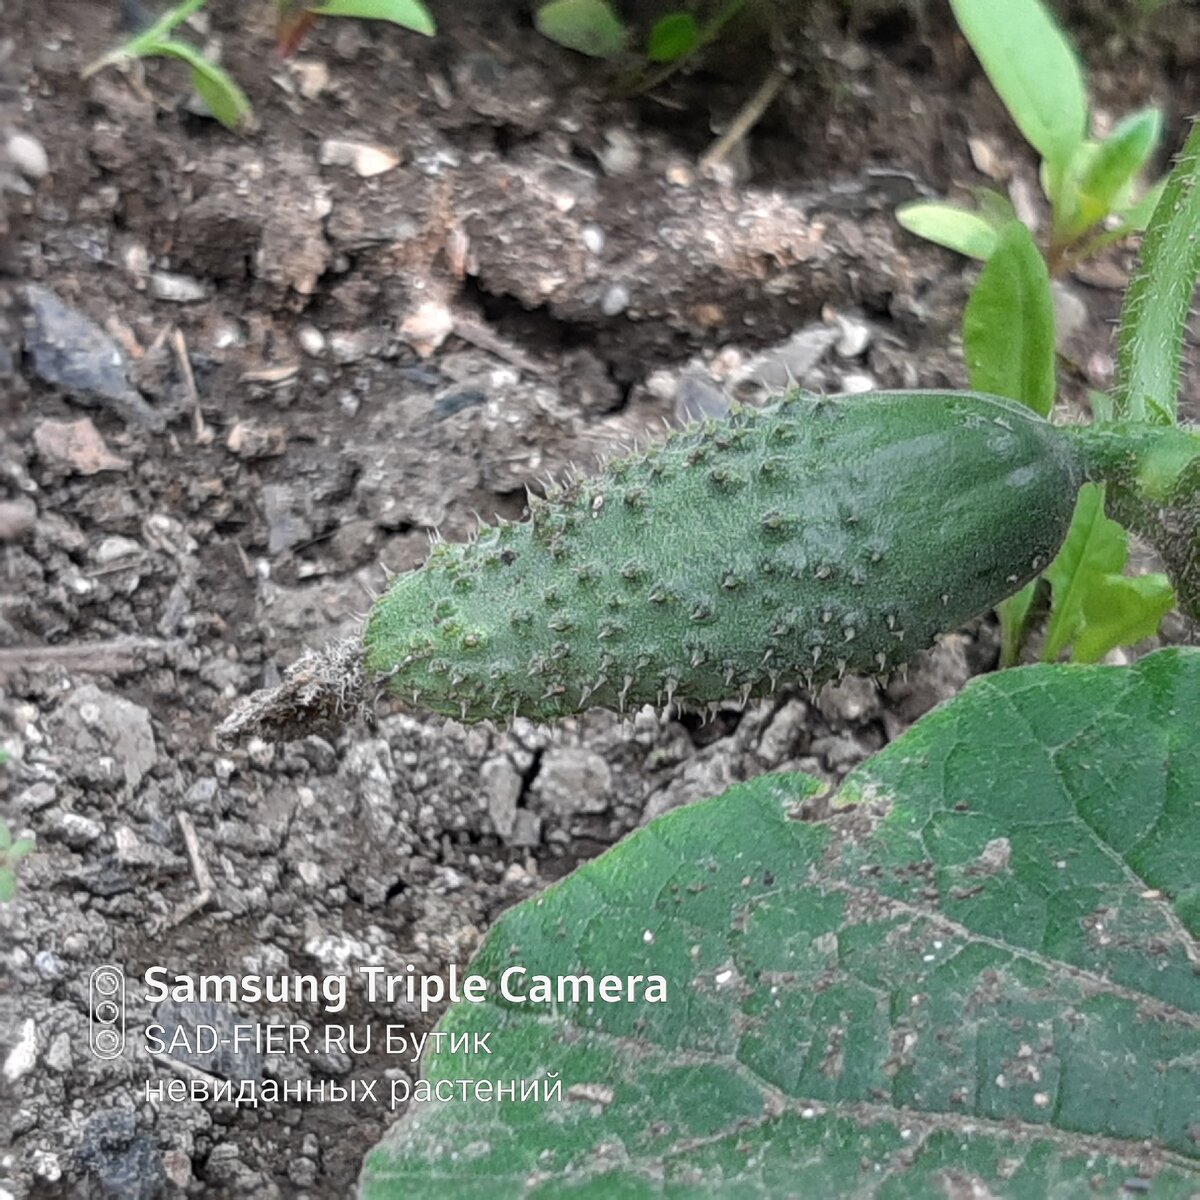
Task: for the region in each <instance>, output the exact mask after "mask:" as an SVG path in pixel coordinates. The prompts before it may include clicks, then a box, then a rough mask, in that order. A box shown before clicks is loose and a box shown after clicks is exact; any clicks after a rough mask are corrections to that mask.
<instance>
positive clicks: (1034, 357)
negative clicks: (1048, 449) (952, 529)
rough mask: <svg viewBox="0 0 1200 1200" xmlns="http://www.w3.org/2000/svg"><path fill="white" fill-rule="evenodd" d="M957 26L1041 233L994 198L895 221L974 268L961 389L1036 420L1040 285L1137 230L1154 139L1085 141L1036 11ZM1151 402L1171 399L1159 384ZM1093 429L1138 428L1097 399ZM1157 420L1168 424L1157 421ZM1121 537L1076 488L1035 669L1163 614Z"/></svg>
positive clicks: (1017, 621) (1163, 584)
mask: <svg viewBox="0 0 1200 1200" xmlns="http://www.w3.org/2000/svg"><path fill="white" fill-rule="evenodd" d="M952 3H953V7H954V12H955V15H956V16H957V18H958V22H959V25H960V27H961V28H962V31H963V33H964V34H965V36H966V37H967V40H968V41H969V42H970V43H971V46H972V47H973V48H974V50H975V52H976V54H977V55H978V57H979V59H980V61H981V62H982V64H983V66H984V69H985V71H986V72H987V75H988V78H989V79H990V80H991V81H992V84H993V86H994V87H995V88H996V91H997V92H998V93H999V95H1000V97H1001V99H1002V100H1003V101H1004V102H1005V105H1006V106H1007V108H1008V110H1009V113H1010V114H1011V115H1012V118H1013V120H1014V122H1015V123H1016V124H1017V126H1018V128H1019V129H1020V130H1021V131H1022V133H1023V134H1024V135H1025V137H1026V138H1027V140H1028V141H1029V143H1030V144H1031V145H1032V146H1033V147H1034V148H1035V149H1036V150H1037V151H1038V152H1039V154H1040V155H1041V156H1042V169H1041V179H1042V185H1043V188H1044V189H1045V192H1046V196H1047V198H1048V199H1049V201H1050V208H1051V223H1050V229H1049V233H1048V237H1047V244H1046V246H1045V249H1044V251H1042V250H1040V249H1039V247H1038V246H1037V244H1036V242H1035V240H1034V237H1033V234H1032V233H1031V232H1030V231H1029V230H1028V229H1027V228H1026V227H1025V226H1024V225H1023V224H1022V223H1021V222H1020V221H1018V220H1017V219H1016V217H1015V214H1014V210H1013V207H1012V205H1011V204H1010V203H1009V202H1008V200H1007V198H1005V197H1003V196H1000V195H998V194H997V193H995V192H988V191H985V192H982V193H981V203H980V205H979V207H978V209H977V210H975V211H971V210H968V209H964V208H960V207H958V206H956V205H950V204H931V203H925V202H920V203H916V204H910V205H906V206H905V207H903V208H901V209H900V210H899V211H898V212H897V214H896V215H897V218H898V219H899V221H900V222H901V224H902V225H904V226H905V227H906V228H907V229H909V230H910V231H912V232H914V233H917V234H919V235H920V236H922V237H925V238H928V239H929V240H931V241H935V242H938V243H939V244H941V245H944V246H948V247H949V248H950V249H953V250H957V251H959V252H960V253H962V254H966V255H969V256H972V257H975V258H980V259H983V260H984V262H985V264H986V265H985V267H984V270H983V272H982V274H981V275H980V277H979V280H978V282H977V284H976V285H975V288H974V289H973V291H972V293H971V297H970V299H969V301H968V304H967V309H966V313H965V315H964V319H963V344H964V350H965V354H966V362H967V370H968V375H969V378H970V381H971V386H972V387H975V388H978V389H979V390H981V391H985V392H990V393H994V394H997V395H1003V396H1009V397H1011V398H1012V399H1015V400H1018V401H1020V402H1021V403H1023V404H1026V405H1028V406H1029V407H1030V408H1032V409H1034V411H1035V412H1038V413H1040V414H1042V415H1043V416H1049V414H1050V412H1051V409H1052V407H1053V404H1054V397H1055V394H1056V391H1057V379H1056V365H1057V360H1056V353H1055V322H1054V306H1053V299H1052V295H1051V283H1050V280H1051V276H1052V275H1053V274H1056V273H1062V272H1064V271H1066V270H1068V269H1069V268H1070V267H1071V266H1073V265H1074V264H1076V263H1077V262H1079V261H1080V260H1081V259H1084V258H1087V257H1088V256H1090V255H1092V254H1095V253H1096V252H1097V251H1099V250H1100V249H1101V248H1103V247H1104V246H1106V245H1108V244H1109V243H1111V242H1113V241H1116V240H1119V239H1121V238H1124V237H1126V236H1128V235H1129V234H1131V233H1133V232H1136V231H1138V230H1140V229H1142V228H1144V226H1145V224H1146V222H1147V220H1148V219H1149V216H1150V214H1151V212H1153V210H1154V207H1155V205H1156V204H1157V202H1158V201H1159V199H1160V198H1161V196H1162V191H1163V187H1164V184H1163V183H1160V184H1158V185H1156V186H1155V187H1153V188H1151V189H1149V191H1147V192H1146V193H1145V195H1144V196H1142V197H1141V198H1140V199H1136V198H1135V189H1136V184H1137V179H1138V176H1139V175H1140V173H1141V171H1142V169H1143V168H1144V166H1145V164H1146V162H1147V160H1148V159H1149V156H1150V155H1151V154H1152V153H1153V151H1154V149H1155V147H1156V145H1157V143H1158V139H1159V133H1160V129H1161V124H1162V117H1161V114H1160V113H1159V111H1158V110H1157V109H1155V108H1146V109H1143V110H1141V111H1139V112H1137V113H1134V114H1133V115H1132V116H1130V117H1128V118H1126V119H1125V120H1123V121H1121V122H1120V123H1119V124H1118V125H1117V127H1116V128H1115V129H1114V130H1113V131H1112V133H1111V134H1109V136H1108V137H1107V138H1105V139H1104V140H1103V141H1096V140H1093V139H1092V138H1089V137H1088V136H1087V127H1088V111H1087V108H1088V106H1087V95H1086V91H1085V88H1084V80H1083V73H1082V71H1081V69H1080V66H1079V61H1078V58H1077V57H1076V55H1075V53H1074V51H1073V50H1072V48H1071V46H1070V45H1069V43H1068V42H1067V40H1066V38H1065V37H1064V35H1063V33H1062V31H1061V30H1060V29H1059V27H1058V26H1057V25H1056V24H1055V22H1054V20H1053V18H1052V17H1051V16H1050V14H1049V13H1048V12H1047V10H1046V9H1045V8H1044V7H1043V6H1042V4H1041V3H1040V2H1039V0H1011V2H1009V3H1005V4H1004V5H997V4H995V3H992V2H991V0H952ZM1141 394H1142V395H1144V396H1149V397H1150V399H1149V401H1148V403H1150V404H1152V403H1153V402H1154V401H1153V395H1158V396H1168V395H1170V396H1172V397H1173V396H1174V387H1173V384H1171V382H1170V381H1168V380H1159V381H1156V384H1155V391H1154V393H1148V392H1145V391H1144V390H1143V391H1142V393H1141ZM1094 407H1095V409H1096V418H1097V420H1098V421H1101V422H1103V421H1104V420H1106V419H1110V418H1111V417H1113V416H1116V417H1120V416H1124V417H1137V418H1138V419H1143V420H1144V419H1147V416H1148V412H1147V406H1146V403H1143V404H1142V405H1141V407H1140V409H1138V410H1137V411H1136V412H1135V411H1133V410H1127V409H1124V408H1123V409H1122V410H1121V411H1120V412H1117V411H1116V410H1115V409H1114V410H1112V411H1111V412H1110V411H1109V409H1108V408H1107V407H1106V406H1105V404H1104V401H1103V397H1099V398H1097V400H1096V402H1095V405H1094ZM1167 419H1170V418H1167ZM1128 542H1129V538H1128V534H1127V533H1126V531H1125V529H1124V528H1122V527H1121V526H1120V525H1119V524H1117V523H1116V522H1115V521H1113V520H1111V519H1110V518H1109V517H1107V516H1106V515H1105V512H1104V497H1103V491H1102V489H1101V488H1100V487H1099V486H1089V487H1087V488H1085V489H1084V490H1083V491H1082V492H1081V494H1080V498H1079V505H1078V508H1077V511H1076V514H1075V518H1074V521H1073V523H1072V527H1071V530H1070V532H1069V534H1068V536H1067V539H1066V542H1065V544H1064V546H1063V550H1062V553H1061V554H1060V555H1059V556H1058V558H1057V559H1056V560H1055V562H1054V564H1053V565H1052V566H1051V567H1050V568H1049V569H1048V570H1047V571H1046V573H1045V576H1044V580H1045V583H1046V584H1047V585H1048V596H1049V613H1048V619H1047V624H1046V630H1045V637H1044V639H1043V642H1042V651H1041V653H1042V658H1043V660H1044V661H1047V662H1053V661H1055V660H1057V659H1058V658H1059V657H1060V655H1062V654H1063V653H1064V652H1066V651H1068V650H1069V651H1070V654H1071V658H1072V660H1073V661H1076V662H1092V661H1095V660H1097V659H1099V658H1101V657H1103V656H1104V655H1105V654H1107V653H1108V652H1109V651H1110V650H1112V649H1114V648H1115V647H1116V646H1119V645H1123V644H1128V643H1131V642H1134V641H1137V640H1139V639H1140V638H1143V637H1147V636H1150V635H1152V634H1153V633H1154V632H1155V631H1156V630H1157V628H1158V624H1159V621H1160V620H1161V618H1162V617H1163V615H1164V614H1165V613H1166V612H1168V611H1169V610H1170V608H1171V606H1172V604H1173V603H1174V596H1173V593H1172V589H1171V584H1170V582H1169V580H1168V578H1167V577H1166V576H1165V575H1161V574H1149V575H1142V576H1138V577H1136V578H1126V577H1125V575H1124V573H1123V572H1124V566H1125V562H1126V559H1127V557H1128V552H1129V546H1128ZM1037 588H1038V583H1037V581H1034V582H1032V583H1030V584H1028V585H1027V586H1026V587H1025V588H1024V589H1022V591H1021V592H1020V593H1019V594H1018V595H1016V596H1014V597H1012V598H1011V599H1009V600H1007V601H1005V602H1004V603H1003V604H1001V605H1000V606H999V607H998V612H999V615H1000V624H1001V634H1002V649H1001V659H1002V662H1003V664H1004V665H1006V666H1010V665H1012V664H1014V663H1015V662H1017V661H1018V659H1019V657H1020V655H1021V652H1022V648H1023V646H1024V644H1025V642H1026V641H1027V639H1028V637H1029V634H1030V630H1031V626H1032V625H1033V616H1034V614H1035V613H1036V612H1037V611H1038V607H1039V606H1038V605H1037V604H1036V603H1035V601H1036V597H1037Z"/></svg>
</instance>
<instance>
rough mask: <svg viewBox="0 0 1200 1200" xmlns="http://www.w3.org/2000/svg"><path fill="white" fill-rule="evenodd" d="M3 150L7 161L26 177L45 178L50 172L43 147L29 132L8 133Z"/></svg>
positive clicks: (31, 178) (48, 160) (48, 161)
mask: <svg viewBox="0 0 1200 1200" xmlns="http://www.w3.org/2000/svg"><path fill="white" fill-rule="evenodd" d="M4 150H5V153H6V154H7V155H8V161H9V162H11V163H12V165H13V166H14V167H16V168H17V170H18V171H20V172H21V174H22V175H24V176H25V178H26V179H29V180H33V181H36V180H39V179H45V178H46V176H47V175H49V174H50V159H49V158H48V157H47V155H46V150H45V147H44V146H43V145H42V143H41V142H39V141H38V140H37V138H35V137H32V136H31V135H30V134H28V133H13V134H10V135H9V138H8V142H7V143H6V145H5V147H4Z"/></svg>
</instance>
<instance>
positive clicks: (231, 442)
mask: <svg viewBox="0 0 1200 1200" xmlns="http://www.w3.org/2000/svg"><path fill="white" fill-rule="evenodd" d="M225 446H226V448H227V449H228V450H229V451H230V453H231V454H236V455H237V457H238V458H240V459H243V460H245V461H250V460H252V459H256V458H278V457H279V456H280V455H281V454H285V453H286V452H287V430H286V429H284V427H283V426H282V425H259V424H257V423H256V422H254V421H237V422H235V423H234V425H233V427H232V428H231V429H230V430H229V434H228V436H227V437H226V439H225Z"/></svg>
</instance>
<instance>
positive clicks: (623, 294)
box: [600, 283, 630, 317]
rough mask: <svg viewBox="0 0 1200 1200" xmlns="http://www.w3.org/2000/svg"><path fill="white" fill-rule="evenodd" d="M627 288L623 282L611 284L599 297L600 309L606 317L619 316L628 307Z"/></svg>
mask: <svg viewBox="0 0 1200 1200" xmlns="http://www.w3.org/2000/svg"><path fill="white" fill-rule="evenodd" d="M629 300H630V296H629V289H628V288H627V287H626V286H625V285H624V284H623V283H614V284H611V285H610V286H609V287H608V288H607V289H606V290H605V292H604V295H603V296H601V297H600V311H601V312H602V313H603V314H604V315H605V316H606V317H617V316H620V315H621V313H623V312H624V311H625V310H626V309H627V308H628V307H629Z"/></svg>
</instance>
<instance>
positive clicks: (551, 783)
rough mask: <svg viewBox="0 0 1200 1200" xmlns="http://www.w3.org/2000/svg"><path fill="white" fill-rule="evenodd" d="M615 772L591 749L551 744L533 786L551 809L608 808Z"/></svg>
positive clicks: (586, 810) (581, 810) (599, 810)
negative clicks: (552, 745)
mask: <svg viewBox="0 0 1200 1200" xmlns="http://www.w3.org/2000/svg"><path fill="white" fill-rule="evenodd" d="M611 787H612V772H611V771H610V770H609V766H608V763H607V762H605V761H604V759H603V758H601V757H600V755H599V754H596V753H595V752H594V751H591V750H580V749H573V748H572V749H568V748H562V747H551V748H550V749H549V750H547V751H546V753H545V755H543V757H542V765H541V770H539V771H538V774H537V778H536V779H535V780H534V782H533V787H532V790H533V791H534V792H535V793H536V794H537V795H538V796H539V797H540V799H541V800H542V803H543V804H544V805H545V806H546V807H547V808H550V809H553V810H555V811H559V812H567V813H602V812H607V811H608V807H609V804H610V800H611V797H610V795H609V790H610V788H611Z"/></svg>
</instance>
